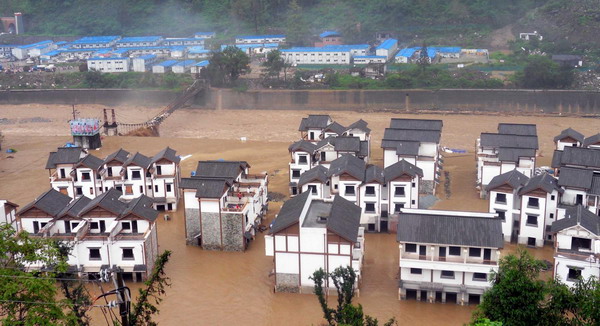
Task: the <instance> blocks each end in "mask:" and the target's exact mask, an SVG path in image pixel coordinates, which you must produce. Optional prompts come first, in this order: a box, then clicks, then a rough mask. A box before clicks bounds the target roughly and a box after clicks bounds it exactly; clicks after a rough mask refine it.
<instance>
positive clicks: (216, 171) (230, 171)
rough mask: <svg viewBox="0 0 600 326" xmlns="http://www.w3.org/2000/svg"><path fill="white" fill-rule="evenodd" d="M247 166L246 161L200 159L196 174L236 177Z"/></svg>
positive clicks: (214, 176) (227, 177)
mask: <svg viewBox="0 0 600 326" xmlns="http://www.w3.org/2000/svg"><path fill="white" fill-rule="evenodd" d="M247 167H250V165H249V164H248V163H247V162H246V161H199V162H198V166H197V167H196V176H197V177H209V178H225V179H235V178H237V176H238V175H239V174H240V173H242V171H243V170H244V169H246V168H247Z"/></svg>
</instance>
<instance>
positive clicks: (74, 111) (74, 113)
mask: <svg viewBox="0 0 600 326" xmlns="http://www.w3.org/2000/svg"><path fill="white" fill-rule="evenodd" d="M71 107H72V108H73V120H75V119H77V117H76V115H77V113H79V112H77V111H76V110H75V104H71Z"/></svg>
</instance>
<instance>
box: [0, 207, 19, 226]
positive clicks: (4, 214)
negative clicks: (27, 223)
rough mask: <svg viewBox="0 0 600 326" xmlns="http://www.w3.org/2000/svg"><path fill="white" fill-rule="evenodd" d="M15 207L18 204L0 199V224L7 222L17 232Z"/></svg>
mask: <svg viewBox="0 0 600 326" xmlns="http://www.w3.org/2000/svg"><path fill="white" fill-rule="evenodd" d="M17 207H19V205H17V204H15V203H12V202H10V201H8V200H4V199H0V224H9V225H10V226H12V227H13V229H15V230H16V231H17V232H18V231H20V229H19V224H18V223H17V216H16V213H17Z"/></svg>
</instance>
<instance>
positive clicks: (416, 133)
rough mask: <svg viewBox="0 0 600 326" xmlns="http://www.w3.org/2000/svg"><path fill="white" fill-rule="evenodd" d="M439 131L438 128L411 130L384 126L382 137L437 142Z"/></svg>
mask: <svg viewBox="0 0 600 326" xmlns="http://www.w3.org/2000/svg"><path fill="white" fill-rule="evenodd" d="M440 137H441V132H440V131H438V130H411V129H395V128H385V132H384V134H383V139H385V140H405V141H406V140H408V141H418V142H426V143H439V142H440Z"/></svg>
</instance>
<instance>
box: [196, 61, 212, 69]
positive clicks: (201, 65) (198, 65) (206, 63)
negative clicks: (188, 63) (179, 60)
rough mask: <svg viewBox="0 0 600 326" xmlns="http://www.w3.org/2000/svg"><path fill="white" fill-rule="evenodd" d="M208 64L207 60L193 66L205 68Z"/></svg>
mask: <svg viewBox="0 0 600 326" xmlns="http://www.w3.org/2000/svg"><path fill="white" fill-rule="evenodd" d="M209 64H210V62H209V61H208V60H204V61H200V62H198V63H197V64H195V65H194V66H196V67H206V66H208V65H209Z"/></svg>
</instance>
